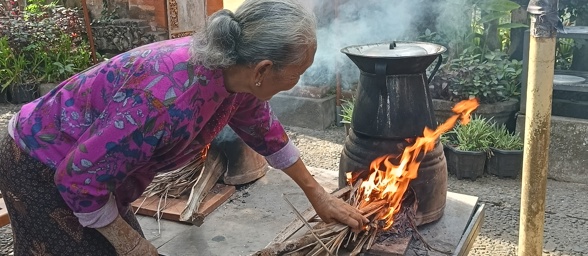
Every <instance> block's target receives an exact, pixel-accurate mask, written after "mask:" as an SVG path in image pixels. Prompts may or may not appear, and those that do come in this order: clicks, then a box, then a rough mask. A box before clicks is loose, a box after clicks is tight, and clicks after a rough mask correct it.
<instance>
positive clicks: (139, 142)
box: [0, 0, 367, 256]
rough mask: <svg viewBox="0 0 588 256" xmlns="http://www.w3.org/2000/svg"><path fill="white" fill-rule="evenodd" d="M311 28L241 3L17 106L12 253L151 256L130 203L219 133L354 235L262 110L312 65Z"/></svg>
mask: <svg viewBox="0 0 588 256" xmlns="http://www.w3.org/2000/svg"><path fill="white" fill-rule="evenodd" d="M315 25H316V24H315V19H314V17H313V15H312V14H311V13H310V12H309V11H307V10H306V9H305V8H304V7H303V6H301V5H300V4H299V3H297V2H296V0H247V1H245V2H244V3H243V5H242V6H241V7H240V8H239V9H238V10H237V11H236V13H235V14H233V13H231V12H230V11H227V10H222V11H219V12H217V13H215V14H214V15H212V16H211V17H210V19H209V21H208V23H207V27H206V28H205V30H204V31H202V32H201V33H200V34H197V35H195V36H194V37H193V38H189V37H186V38H179V39H173V40H167V41H163V42H158V43H154V44H150V45H147V46H143V47H139V48H136V49H134V50H131V51H129V52H126V53H123V54H121V55H118V56H116V57H114V58H112V59H110V60H108V61H106V62H103V63H100V64H98V65H96V66H94V67H92V68H90V69H88V70H86V71H84V72H81V73H79V74H77V75H75V76H73V77H71V78H69V79H68V80H66V81H64V82H63V83H61V84H60V85H59V86H58V87H57V88H55V89H54V90H53V91H51V92H50V93H49V94H47V95H46V96H43V97H41V98H39V99H37V100H35V101H34V102H32V103H29V104H27V105H24V106H23V107H22V109H21V110H20V112H19V113H17V115H15V117H14V118H13V119H12V120H11V122H10V124H9V128H8V134H7V135H6V136H5V138H4V139H3V140H2V142H1V143H2V145H1V146H0V190H1V192H2V194H3V195H4V198H5V201H6V204H7V207H8V211H9V214H10V218H11V221H12V223H11V224H12V227H13V232H14V247H15V248H14V251H15V255H115V254H119V255H142V256H143V255H157V250H156V249H155V247H154V246H152V245H151V244H150V243H149V242H148V241H147V240H146V239H145V238H144V237H143V234H142V231H141V228H140V226H139V224H138V222H137V220H136V219H135V217H134V215H133V213H132V211H130V210H129V205H130V203H131V202H133V201H134V200H135V199H137V198H138V197H139V196H140V195H141V194H142V192H143V191H144V190H145V188H146V187H147V185H148V184H149V183H150V182H151V181H152V179H153V177H154V176H155V175H156V173H158V172H165V171H169V170H172V169H174V168H178V167H180V166H182V165H183V164H185V163H186V162H187V161H188V160H190V159H191V158H192V157H194V155H195V154H196V153H198V152H200V151H201V150H202V149H203V147H205V146H206V145H207V144H209V143H210V142H211V141H212V140H213V138H214V137H215V136H216V134H217V133H219V131H220V130H221V128H223V127H224V126H225V125H226V124H228V125H230V126H231V127H232V128H233V129H234V130H235V132H236V133H237V134H238V135H239V136H240V137H241V138H242V139H243V140H244V141H245V142H246V143H247V144H248V145H249V146H250V147H251V148H253V149H254V150H256V151H257V152H258V153H260V154H262V155H264V156H265V157H266V159H267V161H268V163H269V164H270V165H271V166H273V167H275V168H278V169H282V170H283V171H284V172H285V173H286V174H287V175H289V176H290V177H291V178H292V179H293V180H294V181H295V182H296V183H297V184H298V185H299V186H300V187H301V189H302V190H303V191H304V193H305V194H306V196H307V197H308V199H309V201H310V203H311V204H312V205H313V207H314V208H315V209H316V211H317V213H318V214H319V216H320V217H321V218H322V219H323V220H325V221H339V222H342V223H344V224H347V225H349V226H351V227H352V228H354V229H355V230H359V229H361V228H362V227H363V226H364V225H365V224H366V223H367V219H366V218H364V217H363V216H362V215H361V213H360V212H358V211H357V210H356V209H354V208H353V207H351V206H350V205H348V204H346V203H344V202H343V201H341V200H339V199H336V198H334V197H332V196H331V195H330V194H328V193H326V192H325V190H324V189H323V188H322V187H321V186H320V185H319V184H318V183H317V182H316V180H314V178H313V177H312V176H311V175H310V174H309V172H308V170H307V169H306V167H305V165H304V164H303V163H302V161H301V160H300V154H299V152H298V150H297V149H296V147H295V146H294V145H293V144H292V142H291V141H289V139H288V136H287V135H286V133H285V132H284V129H283V127H282V125H281V124H280V123H279V122H278V121H277V120H276V118H275V116H274V115H273V114H272V112H271V110H270V107H269V105H268V102H267V100H269V99H270V98H271V97H272V96H273V95H275V94H276V93H278V92H280V91H284V90H289V89H291V88H292V87H293V86H294V85H296V83H297V82H298V80H299V78H300V75H301V74H302V73H304V71H305V70H306V69H307V68H308V67H309V66H310V65H311V64H312V61H313V58H314V53H315V51H316V36H315ZM244 221H245V220H244Z"/></svg>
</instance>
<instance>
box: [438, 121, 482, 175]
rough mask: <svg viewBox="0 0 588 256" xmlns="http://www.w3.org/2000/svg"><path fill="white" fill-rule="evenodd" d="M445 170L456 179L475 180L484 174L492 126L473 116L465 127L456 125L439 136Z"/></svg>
mask: <svg viewBox="0 0 588 256" xmlns="http://www.w3.org/2000/svg"><path fill="white" fill-rule="evenodd" d="M441 142H442V143H443V146H444V148H445V150H444V151H445V157H446V159H447V170H448V171H449V172H450V173H453V174H455V175H456V176H457V178H458V179H464V178H467V179H472V180H476V179H477V178H478V177H480V176H482V175H483V174H484V166H485V164H486V158H487V157H486V155H487V151H488V147H489V146H490V144H491V143H492V125H491V124H490V123H489V121H488V120H486V119H485V118H483V117H480V116H474V117H473V118H472V119H471V121H470V122H469V123H468V124H467V125H463V124H461V123H460V124H457V125H456V126H455V128H453V130H451V131H449V132H447V133H445V134H443V135H442V136H441Z"/></svg>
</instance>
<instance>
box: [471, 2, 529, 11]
mask: <svg viewBox="0 0 588 256" xmlns="http://www.w3.org/2000/svg"><path fill="white" fill-rule="evenodd" d="M520 7H521V6H520V5H519V4H517V3H515V2H513V1H510V0H485V1H482V4H481V5H480V8H481V9H482V10H484V11H495V12H510V11H513V10H516V9H518V8H520Z"/></svg>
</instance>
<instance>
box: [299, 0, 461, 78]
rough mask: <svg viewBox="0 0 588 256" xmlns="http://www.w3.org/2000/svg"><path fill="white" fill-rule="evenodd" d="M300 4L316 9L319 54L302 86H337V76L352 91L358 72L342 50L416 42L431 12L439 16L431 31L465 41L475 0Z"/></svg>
mask: <svg viewBox="0 0 588 256" xmlns="http://www.w3.org/2000/svg"><path fill="white" fill-rule="evenodd" d="M300 1H302V2H303V3H304V4H305V5H306V6H308V7H309V8H312V10H313V11H314V12H315V14H316V16H317V18H318V19H319V28H318V30H317V38H318V48H317V52H316V55H315V59H314V63H313V65H312V66H311V67H310V68H309V69H308V70H307V71H306V73H305V74H304V75H303V77H302V78H301V80H300V82H299V84H301V85H332V86H334V85H335V74H337V73H339V74H341V82H342V86H343V88H349V87H350V86H352V85H353V84H355V83H356V82H357V80H358V78H359V69H358V68H357V67H356V66H355V65H354V64H353V63H352V62H351V61H350V60H349V58H348V57H347V56H345V54H343V53H341V49H342V48H344V47H347V46H351V45H361V44H369V43H383V42H391V41H395V40H409V39H410V40H415V39H417V38H416V37H417V36H418V32H417V29H416V27H415V24H416V23H418V22H417V21H420V20H421V19H426V18H427V12H426V11H428V13H435V14H436V15H437V18H436V20H434V21H433V23H435V24H433V27H431V28H428V29H430V30H433V31H443V32H444V33H445V35H446V36H447V37H449V38H455V39H457V38H459V37H464V36H465V34H466V32H467V31H468V30H469V22H470V13H469V11H470V9H469V8H470V6H471V4H469V2H471V0H300ZM337 6H338V7H337ZM336 10H337V11H338V14H336ZM335 16H337V18H335ZM421 29H422V28H421ZM446 46H447V45H446Z"/></svg>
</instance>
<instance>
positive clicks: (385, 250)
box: [364, 236, 412, 256]
mask: <svg viewBox="0 0 588 256" xmlns="http://www.w3.org/2000/svg"><path fill="white" fill-rule="evenodd" d="M411 242H412V236H409V237H404V238H394V239H390V240H389V239H386V240H384V241H383V242H381V243H375V244H374V245H373V246H372V248H371V249H369V250H368V251H367V252H365V253H364V255H365V256H380V255H381V256H384V255H386V256H401V255H405V254H406V250H407V249H408V247H409V246H410V243H411Z"/></svg>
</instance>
